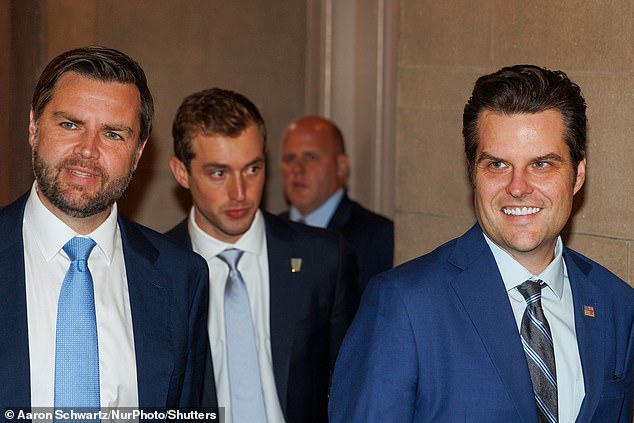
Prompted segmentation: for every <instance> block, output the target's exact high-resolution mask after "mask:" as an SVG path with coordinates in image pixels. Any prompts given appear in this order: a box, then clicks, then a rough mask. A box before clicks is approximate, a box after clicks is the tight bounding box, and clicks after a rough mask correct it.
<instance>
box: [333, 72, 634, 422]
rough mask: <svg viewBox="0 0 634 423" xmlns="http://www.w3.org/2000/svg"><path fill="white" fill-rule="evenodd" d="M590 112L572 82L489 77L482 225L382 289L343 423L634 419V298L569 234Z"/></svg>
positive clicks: (479, 204)
mask: <svg viewBox="0 0 634 423" xmlns="http://www.w3.org/2000/svg"><path fill="white" fill-rule="evenodd" d="M585 110H586V104H585V100H584V99H583V97H582V95H581V90H580V88H579V87H578V86H577V85H576V84H574V83H573V82H571V81H570V80H569V79H568V77H567V76H566V75H565V74H564V73H563V72H557V71H551V70H547V69H543V68H540V67H537V66H532V65H518V66H512V67H507V68H503V69H501V70H499V71H498V72H495V73H493V74H491V75H485V76H483V77H481V78H479V79H478V81H477V82H476V84H475V87H474V90H473V93H472V96H471V98H470V99H469V101H468V102H467V104H466V106H465V109H464V115H463V123H464V125H463V135H464V142H465V151H466V155H467V162H468V171H469V176H470V180H471V183H472V185H473V193H474V205H475V212H476V217H477V219H478V223H477V224H476V225H474V226H473V227H472V228H471V229H470V230H469V231H468V232H467V233H465V234H464V235H463V236H461V237H459V238H457V239H454V240H452V241H449V242H448V243H446V244H445V245H443V246H441V247H439V248H438V249H436V250H435V251H433V252H431V253H429V254H427V255H425V256H422V257H419V258H417V259H415V260H412V261H410V262H409V263H406V264H404V265H402V266H399V267H398V268H396V269H394V270H393V271H391V272H387V273H385V274H383V275H382V276H380V277H378V278H376V279H375V280H373V281H371V282H370V285H369V286H368V288H367V289H366V291H365V294H364V297H363V299H362V302H361V306H360V308H359V312H358V314H357V316H356V317H355V320H354V322H353V324H352V326H351V328H350V330H349V332H348V334H347V335H346V339H345V341H344V344H343V345H342V348H341V353H340V355H339V358H338V360H337V365H336V368H335V374H334V378H333V386H332V391H331V397H330V417H331V421H332V422H334V423H339V422H346V423H349V422H379V421H380V422H385V421H393V422H457V421H482V422H537V421H539V422H557V421H561V422H564V421H565V422H572V421H579V422H590V421H592V422H623V423H625V422H627V423H630V422H631V420H632V385H633V380H632V362H633V354H634V290H633V289H632V288H631V287H630V286H628V285H627V284H625V283H624V282H623V281H622V280H620V279H619V278H618V277H616V276H615V275H613V274H612V273H610V272H609V271H607V270H606V269H605V268H603V267H601V266H600V265H599V264H597V263H595V262H593V261H592V260H590V259H588V258H586V257H584V256H582V255H581V254H579V253H577V252H575V251H573V250H570V249H568V248H566V247H565V246H564V245H563V243H562V241H561V237H560V236H559V234H560V232H561V230H562V228H563V227H564V225H565V224H566V222H567V221H568V219H569V217H570V214H571V210H572V203H573V196H574V195H575V194H576V193H577V192H578V191H579V190H580V189H581V187H582V185H583V183H584V180H585V176H586V155H585V152H586V147H585V146H586V114H585Z"/></svg>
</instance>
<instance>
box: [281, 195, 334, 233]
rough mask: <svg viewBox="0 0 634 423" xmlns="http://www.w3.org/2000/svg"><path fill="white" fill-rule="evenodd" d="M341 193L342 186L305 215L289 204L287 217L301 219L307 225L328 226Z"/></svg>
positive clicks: (295, 219)
mask: <svg viewBox="0 0 634 423" xmlns="http://www.w3.org/2000/svg"><path fill="white" fill-rule="evenodd" d="M343 194H344V191H343V188H339V189H338V190H337V191H335V193H334V194H332V195H331V196H330V198H329V199H328V200H326V202H324V204H322V205H321V206H319V207H318V208H317V209H315V210H313V211H312V212H311V213H308V214H307V215H306V216H303V215H302V213H301V212H300V211H299V210H298V209H297V208H296V207H295V206H291V208H290V210H289V217H290V219H291V220H292V221H293V222H299V221H301V220H302V219H303V220H304V222H305V223H306V224H307V225H310V226H316V227H318V228H325V227H327V226H328V223H329V222H330V219H331V218H332V215H333V214H335V210H337V206H338V205H339V203H340V202H341V199H342V198H343Z"/></svg>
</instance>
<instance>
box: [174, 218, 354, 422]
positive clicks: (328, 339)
mask: <svg viewBox="0 0 634 423" xmlns="http://www.w3.org/2000/svg"><path fill="white" fill-rule="evenodd" d="M263 214H264V221H265V227H266V244H267V250H268V260H269V283H270V298H271V299H270V301H271V304H270V306H271V311H270V313H271V316H270V325H271V350H272V355H273V374H274V376H275V385H276V387H277V394H278V398H279V400H280V404H281V406H282V411H283V413H284V417H285V419H286V422H287V423H293V422H325V421H327V403H328V388H329V384H330V374H331V371H332V369H333V368H334V363H335V359H336V357H337V352H338V350H339V345H340V344H341V341H342V340H343V337H344V335H345V333H346V330H347V329H348V326H349V324H350V322H351V321H352V317H353V315H354V311H355V310H356V307H357V303H358V294H357V291H356V286H357V282H356V275H355V273H354V266H352V260H353V258H352V255H351V253H349V252H348V250H346V248H345V245H344V241H343V238H342V237H341V236H340V235H339V234H336V233H334V232H332V233H331V232H329V231H325V230H323V229H318V228H309V227H307V226H305V225H300V224H296V223H292V222H286V221H284V220H282V219H280V218H278V217H275V216H273V215H270V214H268V213H263ZM167 235H168V236H170V237H171V238H172V239H174V240H175V241H176V242H179V243H181V244H182V245H185V246H187V247H189V248H191V239H190V237H189V233H188V230H187V220H184V221H182V222H181V223H180V224H178V225H177V226H176V227H175V228H174V229H172V230H171V231H170V232H168V233H167ZM291 258H302V267H301V271H300V272H296V273H293V272H291V265H290V260H291ZM211 383H212V384H213V383H214V380H213V378H212V379H211ZM219 405H220V406H223V404H219Z"/></svg>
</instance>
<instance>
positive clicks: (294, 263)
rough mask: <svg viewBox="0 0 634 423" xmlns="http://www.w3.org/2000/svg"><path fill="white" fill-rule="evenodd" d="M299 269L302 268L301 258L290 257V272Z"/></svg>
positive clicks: (295, 271)
mask: <svg viewBox="0 0 634 423" xmlns="http://www.w3.org/2000/svg"><path fill="white" fill-rule="evenodd" d="M301 270H302V258H301V257H293V258H291V272H292V273H297V272H299V271H301Z"/></svg>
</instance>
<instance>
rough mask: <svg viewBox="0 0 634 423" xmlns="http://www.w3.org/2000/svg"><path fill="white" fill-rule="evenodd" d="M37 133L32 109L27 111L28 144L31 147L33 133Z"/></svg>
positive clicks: (33, 138)
mask: <svg viewBox="0 0 634 423" xmlns="http://www.w3.org/2000/svg"><path fill="white" fill-rule="evenodd" d="M36 134H37V122H35V115H34V113H33V109H31V111H30V112H29V144H30V145H31V148H33V145H34V144H35V135H36Z"/></svg>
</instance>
